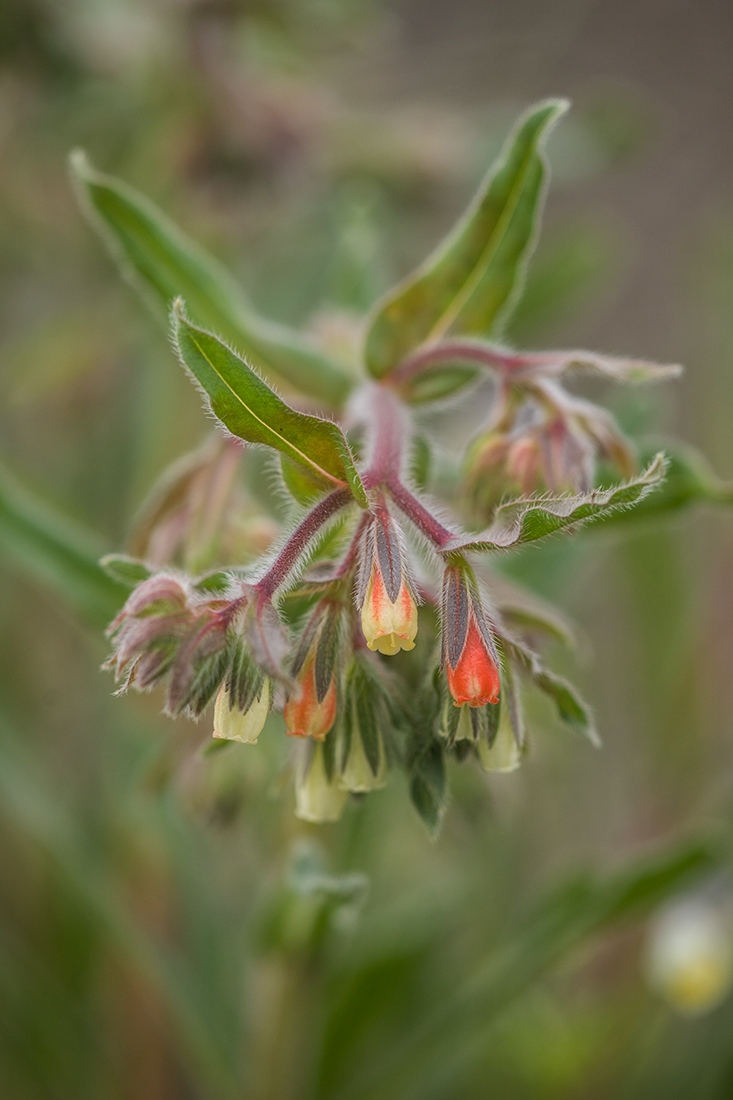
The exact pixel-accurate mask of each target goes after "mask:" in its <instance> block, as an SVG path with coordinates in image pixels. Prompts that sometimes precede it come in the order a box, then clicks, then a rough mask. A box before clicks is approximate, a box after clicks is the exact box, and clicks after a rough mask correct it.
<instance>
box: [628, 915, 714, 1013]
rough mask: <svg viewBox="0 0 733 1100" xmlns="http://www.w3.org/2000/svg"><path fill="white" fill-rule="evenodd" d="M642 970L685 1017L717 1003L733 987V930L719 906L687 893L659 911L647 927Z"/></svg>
mask: <svg viewBox="0 0 733 1100" xmlns="http://www.w3.org/2000/svg"><path fill="white" fill-rule="evenodd" d="M645 969H646V973H647V978H648V980H649V983H650V985H651V986H652V987H653V988H654V989H656V990H657V992H659V993H660V994H661V995H662V996H663V997H664V999H665V1000H666V1001H668V1002H669V1004H670V1005H671V1006H672V1008H674V1009H676V1010H677V1011H678V1012H681V1013H683V1014H684V1015H687V1016H697V1015H701V1014H702V1013H704V1012H709V1011H710V1010H711V1009H713V1008H715V1007H716V1005H718V1004H720V1002H721V1001H722V1000H723V998H724V997H725V996H727V994H728V993H729V991H730V989H731V986H732V985H733V929H731V926H730V920H729V919H727V918H726V914H725V912H724V910H723V909H722V907H721V906H719V905H716V904H714V903H713V902H712V901H709V900H707V899H705V898H703V897H688V898H685V899H683V900H678V901H676V902H673V903H671V904H670V905H668V906H666V907H665V908H664V909H662V910H661V912H660V913H658V914H657V917H656V919H655V920H654V922H653V923H652V925H651V928H650V931H649V935H648V940H647V948H646V966H645Z"/></svg>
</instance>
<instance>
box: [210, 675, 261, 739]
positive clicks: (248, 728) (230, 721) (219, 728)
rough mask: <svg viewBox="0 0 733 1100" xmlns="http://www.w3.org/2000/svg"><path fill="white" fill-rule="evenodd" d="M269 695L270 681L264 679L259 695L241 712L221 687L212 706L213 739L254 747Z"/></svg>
mask: <svg viewBox="0 0 733 1100" xmlns="http://www.w3.org/2000/svg"><path fill="white" fill-rule="evenodd" d="M270 695H271V689H270V681H269V679H268V678H267V677H265V678H264V680H263V681H262V686H261V687H260V691H259V694H258V695H256V696H254V697H253V698H252V700H251V702H249V705H248V706H247V707H246V709H244V710H242V709H240V708H239V706H237V704H236V702H234V703H233V702H232V696H231V692H230V691H229V689H228V688H227V687H226V685H222V687H221V688H220V689H219V694H218V695H217V697H216V704H215V706H214V737H222V738H225V739H226V740H228V741H241V742H242V744H244V745H255V744H256V743H257V738H258V737H259V736H260V734H261V733H262V728H263V726H264V724H265V720H266V719H267V712H268V710H269V709H270Z"/></svg>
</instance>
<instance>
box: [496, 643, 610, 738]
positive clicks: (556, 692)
mask: <svg viewBox="0 0 733 1100" xmlns="http://www.w3.org/2000/svg"><path fill="white" fill-rule="evenodd" d="M497 634H498V637H499V639H500V641H501V647H502V649H503V650H504V652H505V653H506V654H507V656H509V657H511V658H512V660H514V661H516V662H517V664H518V665H519V666H520V668H522V669H524V671H525V672H526V673H528V675H529V676H530V678H531V679H532V681H533V683H534V684H536V685H537V687H538V688H539V689H540V691H543V692H544V693H545V695H549V696H550V698H551V699H552V700H553V701H554V703H555V706H556V707H557V711H558V714H559V715H560V718H561V719H562V720H563V722H567V724H568V725H569V726H572V728H573V729H575V730H577V731H578V733H582V734H583V735H584V736H585V737H587V738H588V740H589V741H590V743H591V744H592V745H595V747H596V748H600V744H601V741H600V738H599V736H598V732H597V730H596V727H595V723H594V721H593V714H592V713H591V710H590V707H589V706H588V704H587V703H585V702H584V701H583V699H581V697H580V695H578V693H577V692H576V690H575V688H574V687H573V686H572V684H569V683H568V682H567V680H563V679H562V677H561V676H556V675H555V673H554V672H550V670H549V669H547V668H545V667H544V665H543V664H542V662H541V661H540V659H539V657H538V656H537V654H536V653H534V652H533V651H532V650H531V649H530V648H529V647H528V646H526V645H524V643H523V642H520V641H519V640H518V639H517V638H514V637H512V636H511V635H508V634H506V633H505V632H504V631H503V630H502V629H501V628H498V629H497Z"/></svg>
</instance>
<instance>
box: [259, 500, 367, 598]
mask: <svg viewBox="0 0 733 1100" xmlns="http://www.w3.org/2000/svg"><path fill="white" fill-rule="evenodd" d="M353 499H354V498H353V496H352V495H351V491H350V490H349V489H335V490H334V492H332V493H329V494H328V496H327V497H324V498H323V500H319V502H318V504H316V506H315V507H314V508H312V509H311V511H310V512H309V513H308V515H307V516H305V517H304V518H303V519H302V520H301V521H300V523H299V524H298V526H297V527H296V528H295V530H294V531H293V533H292V535H291V536H290V538H289V539H288V540H287V542H286V543H285V545H284V546H283V548H282V549H281V550H280V553H279V554H278V555H277V557H276V558H275V560H274V562H273V563H272V565H271V566H270V568H269V569H268V570H267V572H266V573H265V575H264V577H262V578H261V580H259V581H258V582H257V584H255V585H254V587H255V589H256V590H257V591H258V592H259V593H260V594H261V595H262V596H265V597H267V599H271V598H272V596H273V595H274V593H275V592H276V591H277V589H278V588H279V587H280V585H281V584H283V582H284V581H286V580H287V578H288V576H289V575H290V573H291V571H292V569H293V566H294V565H295V564H296V562H297V561H298V559H299V558H300V556H301V554H303V553H304V551H305V550H306V549H307V547H308V544H309V543H310V542H311V541H312V540H313V539H314V538H315V537H316V535H317V534H318V532H319V531H320V529H321V528H322V527H323V525H324V523H327V522H328V520H329V519H331V517H332V516H335V515H336V513H337V512H339V511H340V510H341V509H342V508H344V507H345V506H346V505H347V504H350V503H351V502H353Z"/></svg>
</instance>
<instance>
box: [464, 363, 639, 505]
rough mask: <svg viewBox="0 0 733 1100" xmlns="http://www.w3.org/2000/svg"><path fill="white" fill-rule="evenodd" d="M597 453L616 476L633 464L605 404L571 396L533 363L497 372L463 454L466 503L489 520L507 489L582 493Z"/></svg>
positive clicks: (522, 492) (588, 485)
mask: <svg viewBox="0 0 733 1100" xmlns="http://www.w3.org/2000/svg"><path fill="white" fill-rule="evenodd" d="M599 460H603V461H605V462H607V463H609V464H610V465H611V466H613V467H614V468H615V469H616V470H617V471H618V473H619V474H620V475H621V476H623V477H629V476H631V474H632V473H633V472H634V468H635V458H634V453H633V449H632V447H631V445H630V443H629V441H628V440H627V439H626V438H625V437H624V435H623V434H622V432H621V431H620V429H619V427H618V425H617V424H616V423H615V421H614V419H613V417H612V416H611V415H610V413H609V412H608V411H607V410H606V409H603V408H601V406H599V405H595V404H593V403H592V402H590V401H585V400H582V399H581V398H578V397H574V396H572V395H571V394H569V393H567V392H566V391H565V390H564V389H563V388H562V387H561V386H560V385H559V384H558V383H557V382H556V381H555V380H553V379H548V378H545V377H544V376H543V375H542V373H541V371H540V370H538V369H535V372H534V373H533V374H532V375H531V376H530V378H525V377H521V376H520V378H514V377H511V376H510V377H505V378H503V379H502V382H501V384H500V394H499V397H498V399H497V402H496V407H495V408H494V410H492V414H491V417H490V419H489V421H488V423H487V424H486V426H485V427H484V428H482V430H481V431H480V432H479V434H478V435H477V436H476V438H475V439H474V440H473V441H472V443H471V445H470V447H469V449H468V452H467V455H466V460H465V468H464V478H465V480H464V492H465V499H466V505H467V508H468V511H469V512H470V514H471V515H472V516H474V517H475V518H476V519H478V520H479V521H480V522H489V521H490V520H491V517H492V515H493V513H494V510H495V508H496V507H497V505H498V504H499V503H500V502H501V501H502V500H503V499H506V498H507V497H519V496H529V495H530V494H531V493H535V492H550V493H563V492H569V493H586V492H588V491H589V490H590V489H591V488H592V486H593V484H594V481H595V476H596V467H597V464H598V461H599Z"/></svg>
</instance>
